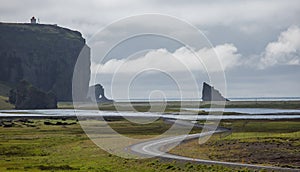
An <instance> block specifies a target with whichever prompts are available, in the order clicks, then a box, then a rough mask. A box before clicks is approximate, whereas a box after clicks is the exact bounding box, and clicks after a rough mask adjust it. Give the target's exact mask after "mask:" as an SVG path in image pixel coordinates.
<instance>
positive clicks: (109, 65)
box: [91, 44, 241, 73]
mask: <svg viewBox="0 0 300 172" xmlns="http://www.w3.org/2000/svg"><path fill="white" fill-rule="evenodd" d="M217 54H218V56H219V58H217ZM240 57H241V55H240V54H238V53H237V48H236V47H235V46H234V45H232V44H223V45H218V46H216V47H214V48H203V49H200V50H198V51H194V52H193V51H190V50H189V49H188V48H186V47H181V48H179V49H177V50H176V51H175V52H173V53H171V52H169V51H167V50H166V49H158V50H152V51H150V52H148V53H147V54H145V55H144V56H142V57H139V58H134V59H130V58H127V59H121V60H117V59H111V60H109V61H108V62H106V63H105V64H95V63H92V67H91V69H92V73H114V72H119V73H136V72H139V71H142V70H145V69H158V70H163V71H166V72H180V71H188V70H191V71H205V70H206V69H208V71H211V72H214V71H222V70H223V69H224V70H226V69H230V68H232V67H234V66H236V65H238V64H239V61H240ZM220 63H221V65H219V64H220ZM203 64H204V65H203ZM222 68H223V69H222Z"/></svg>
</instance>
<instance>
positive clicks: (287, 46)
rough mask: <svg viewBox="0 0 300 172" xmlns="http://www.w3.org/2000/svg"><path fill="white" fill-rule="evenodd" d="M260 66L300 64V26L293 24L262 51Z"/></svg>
mask: <svg viewBox="0 0 300 172" xmlns="http://www.w3.org/2000/svg"><path fill="white" fill-rule="evenodd" d="M261 56H262V57H261V59H260V63H259V67H260V68H265V67H268V66H274V65H300V28H299V27H298V26H291V27H289V28H288V29H287V30H286V31H284V32H282V33H281V34H280V36H279V37H278V40H277V41H275V42H271V43H269V44H268V45H267V46H266V48H265V52H263V53H262V55H261Z"/></svg>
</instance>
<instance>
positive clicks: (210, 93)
mask: <svg viewBox="0 0 300 172" xmlns="http://www.w3.org/2000/svg"><path fill="white" fill-rule="evenodd" d="M202 100H203V101H229V100H228V99H226V98H225V97H223V96H222V94H221V93H220V92H219V91H218V90H216V89H215V88H214V87H212V86H210V85H208V84H207V83H206V82H203V89H202Z"/></svg>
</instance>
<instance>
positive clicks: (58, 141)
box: [0, 119, 250, 171]
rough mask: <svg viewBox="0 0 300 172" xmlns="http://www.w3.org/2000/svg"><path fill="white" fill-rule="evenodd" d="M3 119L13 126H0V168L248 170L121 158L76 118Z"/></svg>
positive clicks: (155, 130)
mask: <svg viewBox="0 0 300 172" xmlns="http://www.w3.org/2000/svg"><path fill="white" fill-rule="evenodd" d="M2 123H6V124H8V123H13V126H12V127H3V126H2V127H0V171H41V170H45V171H70V170H72V171H237V170H240V171H250V170H247V169H232V168H229V167H224V166H217V165H201V164H193V163H189V162H177V161H167V160H161V159H157V158H152V159H144V160H135V159H124V158H120V157H117V156H114V155H110V154H109V153H107V152H105V151H103V150H102V149H100V148H99V147H97V146H96V145H95V144H94V143H93V142H92V141H91V140H89V139H88V137H87V136H86V135H85V134H84V132H83V131H82V129H81V127H80V125H79V124H78V122H77V121H75V120H64V121H63V120H47V119H44V120H41V119H35V120H21V121H16V120H15V121H14V122H11V121H7V120H6V121H5V120H4V119H2ZM110 124H111V125H112V127H114V128H115V129H117V130H119V131H123V133H124V134H126V135H131V136H133V135H135V137H144V136H145V134H146V135H147V134H149V135H152V136H153V135H156V134H159V133H160V132H162V131H164V130H165V129H166V128H164V127H161V126H162V121H157V122H155V123H154V124H151V126H148V127H149V128H152V129H151V130H150V129H148V130H147V129H146V128H145V129H146V131H147V132H143V133H141V132H140V133H136V134H134V133H133V132H132V131H134V130H136V131H140V130H141V129H142V128H141V126H137V125H132V124H129V123H128V122H125V121H114V122H110ZM167 127H168V126H167ZM130 129H132V130H130Z"/></svg>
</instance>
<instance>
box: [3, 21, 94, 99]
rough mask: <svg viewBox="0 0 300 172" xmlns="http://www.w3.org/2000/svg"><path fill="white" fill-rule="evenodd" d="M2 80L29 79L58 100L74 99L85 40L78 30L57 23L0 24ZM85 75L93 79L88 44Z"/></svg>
mask: <svg viewBox="0 0 300 172" xmlns="http://www.w3.org/2000/svg"><path fill="white" fill-rule="evenodd" d="M0 33H1V34H0V73H1V75H0V81H3V82H6V83H10V84H13V85H16V84H17V83H18V82H19V81H20V80H23V79H24V80H27V81H28V82H30V83H31V84H32V85H34V86H35V87H37V88H38V89H40V90H41V91H44V92H49V91H52V92H53V93H54V94H55V95H56V97H57V99H58V100H59V101H71V100H72V76H73V70H74V65H75V63H76V61H77V58H78V55H79V53H80V51H81V49H82V48H83V47H84V46H85V40H84V39H83V38H82V36H81V34H80V33H79V32H77V31H72V30H69V29H66V28H62V27H58V26H56V25H42V24H13V23H0ZM86 49H87V50H86V51H87V52H88V53H86V58H84V60H83V63H86V65H83V66H85V68H86V69H83V70H84V71H85V73H84V77H82V79H81V82H82V84H83V85H84V88H83V91H85V92H86V93H87V91H88V84H89V79H90V57H89V48H88V47H86Z"/></svg>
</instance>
